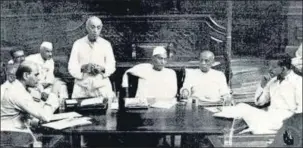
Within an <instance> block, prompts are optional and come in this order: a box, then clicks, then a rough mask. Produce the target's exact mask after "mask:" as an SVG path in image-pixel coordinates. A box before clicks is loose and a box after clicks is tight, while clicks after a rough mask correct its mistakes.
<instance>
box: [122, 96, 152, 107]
mask: <svg viewBox="0 0 303 148" xmlns="http://www.w3.org/2000/svg"><path fill="white" fill-rule="evenodd" d="M125 107H127V108H148V102H147V99H146V98H125Z"/></svg>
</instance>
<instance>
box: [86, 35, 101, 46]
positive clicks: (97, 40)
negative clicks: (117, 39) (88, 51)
mask: <svg viewBox="0 0 303 148" xmlns="http://www.w3.org/2000/svg"><path fill="white" fill-rule="evenodd" d="M85 41H86V42H87V43H88V44H91V43H92V42H90V41H89V39H88V35H86V36H85ZM99 42H100V37H97V39H96V42H94V43H99Z"/></svg>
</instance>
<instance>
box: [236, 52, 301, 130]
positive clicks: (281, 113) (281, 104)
mask: <svg viewBox="0 0 303 148" xmlns="http://www.w3.org/2000/svg"><path fill="white" fill-rule="evenodd" d="M269 71H270V72H269V73H271V75H272V76H273V78H271V79H270V80H269V82H268V83H267V84H265V85H264V86H263V87H264V88H263V89H260V88H259V92H258V93H256V98H255V104H256V105H257V106H262V105H264V104H266V103H269V102H270V105H269V106H268V109H267V110H263V109H257V108H255V107H252V106H250V105H247V104H244V103H240V104H238V105H236V106H235V110H234V112H233V113H234V114H235V116H238V117H241V118H243V119H244V121H245V122H246V123H247V124H248V126H249V129H248V131H252V132H253V133H256V134H257V133H260V134H264V133H276V132H277V130H279V128H280V127H281V126H282V124H283V120H286V119H288V118H289V117H291V116H292V115H293V114H295V113H302V77H301V76H299V75H297V74H295V73H294V72H293V70H292V69H291V58H290V57H289V56H288V55H281V56H280V57H278V60H273V61H272V62H271V63H270V69H269ZM261 88H262V87H261ZM239 110H241V112H239Z"/></svg>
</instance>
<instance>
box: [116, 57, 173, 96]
mask: <svg viewBox="0 0 303 148" xmlns="http://www.w3.org/2000/svg"><path fill="white" fill-rule="evenodd" d="M128 72H129V73H131V74H133V75H135V76H138V77H139V81H138V88H137V93H136V97H138V98H159V99H161V98H163V99H164V98H171V99H172V98H175V97H176V94H177V77H176V72H175V71H174V70H172V69H168V68H163V69H162V70H161V71H156V70H154V69H153V65H152V64H149V63H142V64H138V65H136V66H134V67H132V68H130V69H129V70H127V71H126V72H125V74H124V75H123V81H122V87H128V79H127V73H128Z"/></svg>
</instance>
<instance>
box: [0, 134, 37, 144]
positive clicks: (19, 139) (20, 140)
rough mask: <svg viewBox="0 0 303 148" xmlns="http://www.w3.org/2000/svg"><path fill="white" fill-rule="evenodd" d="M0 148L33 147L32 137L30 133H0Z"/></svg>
mask: <svg viewBox="0 0 303 148" xmlns="http://www.w3.org/2000/svg"><path fill="white" fill-rule="evenodd" d="M0 139H1V147H33V144H34V137H33V136H32V134H30V133H26V132H17V131H1V138H0Z"/></svg>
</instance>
